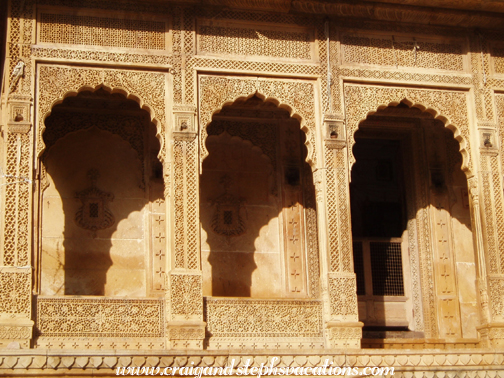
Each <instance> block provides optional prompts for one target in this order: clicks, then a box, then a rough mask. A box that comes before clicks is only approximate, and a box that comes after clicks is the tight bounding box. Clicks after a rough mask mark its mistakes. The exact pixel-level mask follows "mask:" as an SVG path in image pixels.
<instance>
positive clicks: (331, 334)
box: [323, 117, 363, 348]
mask: <svg viewBox="0 0 504 378" xmlns="http://www.w3.org/2000/svg"><path fill="white" fill-rule="evenodd" d="M325 126H326V130H325V131H326V139H325V146H324V149H325V166H326V206H327V207H326V208H327V210H326V212H327V222H326V224H327V235H328V237H327V239H328V240H327V246H328V266H329V271H328V273H327V278H325V277H324V278H323V279H324V280H325V279H327V283H325V285H324V287H327V294H328V295H327V296H328V298H327V299H326V300H328V301H329V306H328V313H327V312H326V342H327V343H328V345H330V347H331V348H342V347H344V348H360V343H361V339H362V326H363V323H361V322H359V315H358V308H357V280H356V276H355V273H354V269H353V257H352V233H351V232H352V231H351V223H350V196H349V190H350V189H349V187H350V186H349V184H350V180H349V168H348V154H347V144H346V138H345V132H344V123H343V120H342V119H338V118H336V117H334V118H330V119H326V121H325Z"/></svg>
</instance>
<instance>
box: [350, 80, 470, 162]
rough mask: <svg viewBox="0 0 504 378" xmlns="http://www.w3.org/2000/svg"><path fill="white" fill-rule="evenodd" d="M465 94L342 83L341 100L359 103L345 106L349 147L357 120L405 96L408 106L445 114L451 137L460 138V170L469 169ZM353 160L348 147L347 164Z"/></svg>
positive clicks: (436, 113)
mask: <svg viewBox="0 0 504 378" xmlns="http://www.w3.org/2000/svg"><path fill="white" fill-rule="evenodd" d="M466 96H467V95H466V94H465V93H460V92H450V91H438V90H436V91H434V90H423V89H410V88H390V87H387V88H386V87H374V86H359V85H349V84H347V85H345V102H346V103H347V104H359V106H347V111H346V117H347V128H348V134H347V137H348V146H349V149H350V147H351V146H353V144H354V137H353V134H354V133H355V131H356V130H357V128H358V125H359V122H361V121H362V120H364V119H366V117H367V115H368V114H369V113H371V112H375V111H377V109H378V108H379V107H380V106H388V105H389V104H398V103H400V102H401V101H403V100H406V101H408V102H410V103H411V104H412V106H419V107H421V108H422V109H428V111H430V112H432V113H433V114H434V115H435V116H442V117H446V119H447V121H446V122H445V125H446V126H447V127H448V128H450V130H452V131H453V132H454V134H455V139H457V140H458V141H459V142H460V147H461V149H460V152H461V154H462V157H463V164H462V170H464V171H467V170H469V171H472V160H471V147H470V143H469V124H468V122H469V121H468V114H467V98H466ZM354 163H355V158H354V156H353V153H352V152H351V149H350V165H353V164H354Z"/></svg>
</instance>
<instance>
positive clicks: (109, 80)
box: [37, 65, 167, 161]
mask: <svg viewBox="0 0 504 378" xmlns="http://www.w3.org/2000/svg"><path fill="white" fill-rule="evenodd" d="M38 80H39V81H38V88H39V90H38V93H37V100H38V106H37V109H38V128H37V129H38V133H37V154H38V156H40V155H41V153H42V151H43V150H44V148H45V146H44V141H43V138H42V134H43V133H44V130H45V123H44V120H45V119H46V118H47V117H48V116H49V114H50V112H51V109H52V107H53V106H54V105H56V104H57V103H60V102H61V101H63V99H64V98H65V97H68V96H74V95H76V94H77V93H78V92H80V91H82V90H91V91H94V90H95V89H96V88H99V87H105V88H109V90H110V91H113V92H119V93H123V94H124V95H125V96H126V97H127V98H130V99H133V100H135V101H137V102H138V103H139V105H140V107H141V108H143V109H147V110H148V111H149V113H150V116H151V120H152V121H153V122H154V123H155V124H156V127H157V135H156V137H157V138H158V139H159V141H160V144H161V148H160V152H159V158H160V160H161V161H164V157H165V154H164V149H165V146H164V134H165V123H166V114H165V113H166V109H165V99H166V97H167V93H166V91H165V83H166V74H164V73H157V72H142V71H127V70H116V69H104V68H78V67H69V66H49V65H40V66H39V68H38ZM42 89H43V90H42Z"/></svg>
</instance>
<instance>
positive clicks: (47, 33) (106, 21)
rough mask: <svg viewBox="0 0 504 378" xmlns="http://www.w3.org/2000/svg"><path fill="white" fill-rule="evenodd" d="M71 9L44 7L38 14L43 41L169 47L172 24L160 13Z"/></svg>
mask: <svg viewBox="0 0 504 378" xmlns="http://www.w3.org/2000/svg"><path fill="white" fill-rule="evenodd" d="M70 12H71V11H70ZM70 12H68V13H63V12H58V11H56V10H53V9H43V10H42V11H41V12H40V13H39V15H38V22H39V33H38V40H39V42H40V43H61V44H68V45H84V46H107V47H127V48H132V49H150V50H165V49H166V48H167V46H166V36H165V33H166V32H167V30H168V25H167V22H166V20H163V19H161V18H160V17H157V18H156V17H153V18H151V19H146V17H145V14H142V18H143V19H140V17H138V16H139V14H130V15H127V18H117V17H114V16H113V15H109V17H106V15H103V14H101V15H99V16H97V14H96V13H89V14H85V12H82V11H81V12H79V14H78V15H77V14H69V13H70Z"/></svg>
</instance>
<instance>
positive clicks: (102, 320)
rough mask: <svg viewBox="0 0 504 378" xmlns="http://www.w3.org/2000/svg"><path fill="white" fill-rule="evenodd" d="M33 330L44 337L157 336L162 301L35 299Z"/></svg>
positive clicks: (160, 330) (161, 331)
mask: <svg viewBox="0 0 504 378" xmlns="http://www.w3.org/2000/svg"><path fill="white" fill-rule="evenodd" d="M37 306H38V308H37V310H38V319H37V329H38V332H39V334H40V335H41V336H46V337H85V336H87V337H91V336H93V337H161V336H163V335H164V322H163V313H164V310H163V301H160V300H155V299H105V298H104V299H80V298H79V299H76V298H72V299H66V298H39V299H38V303H37Z"/></svg>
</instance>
